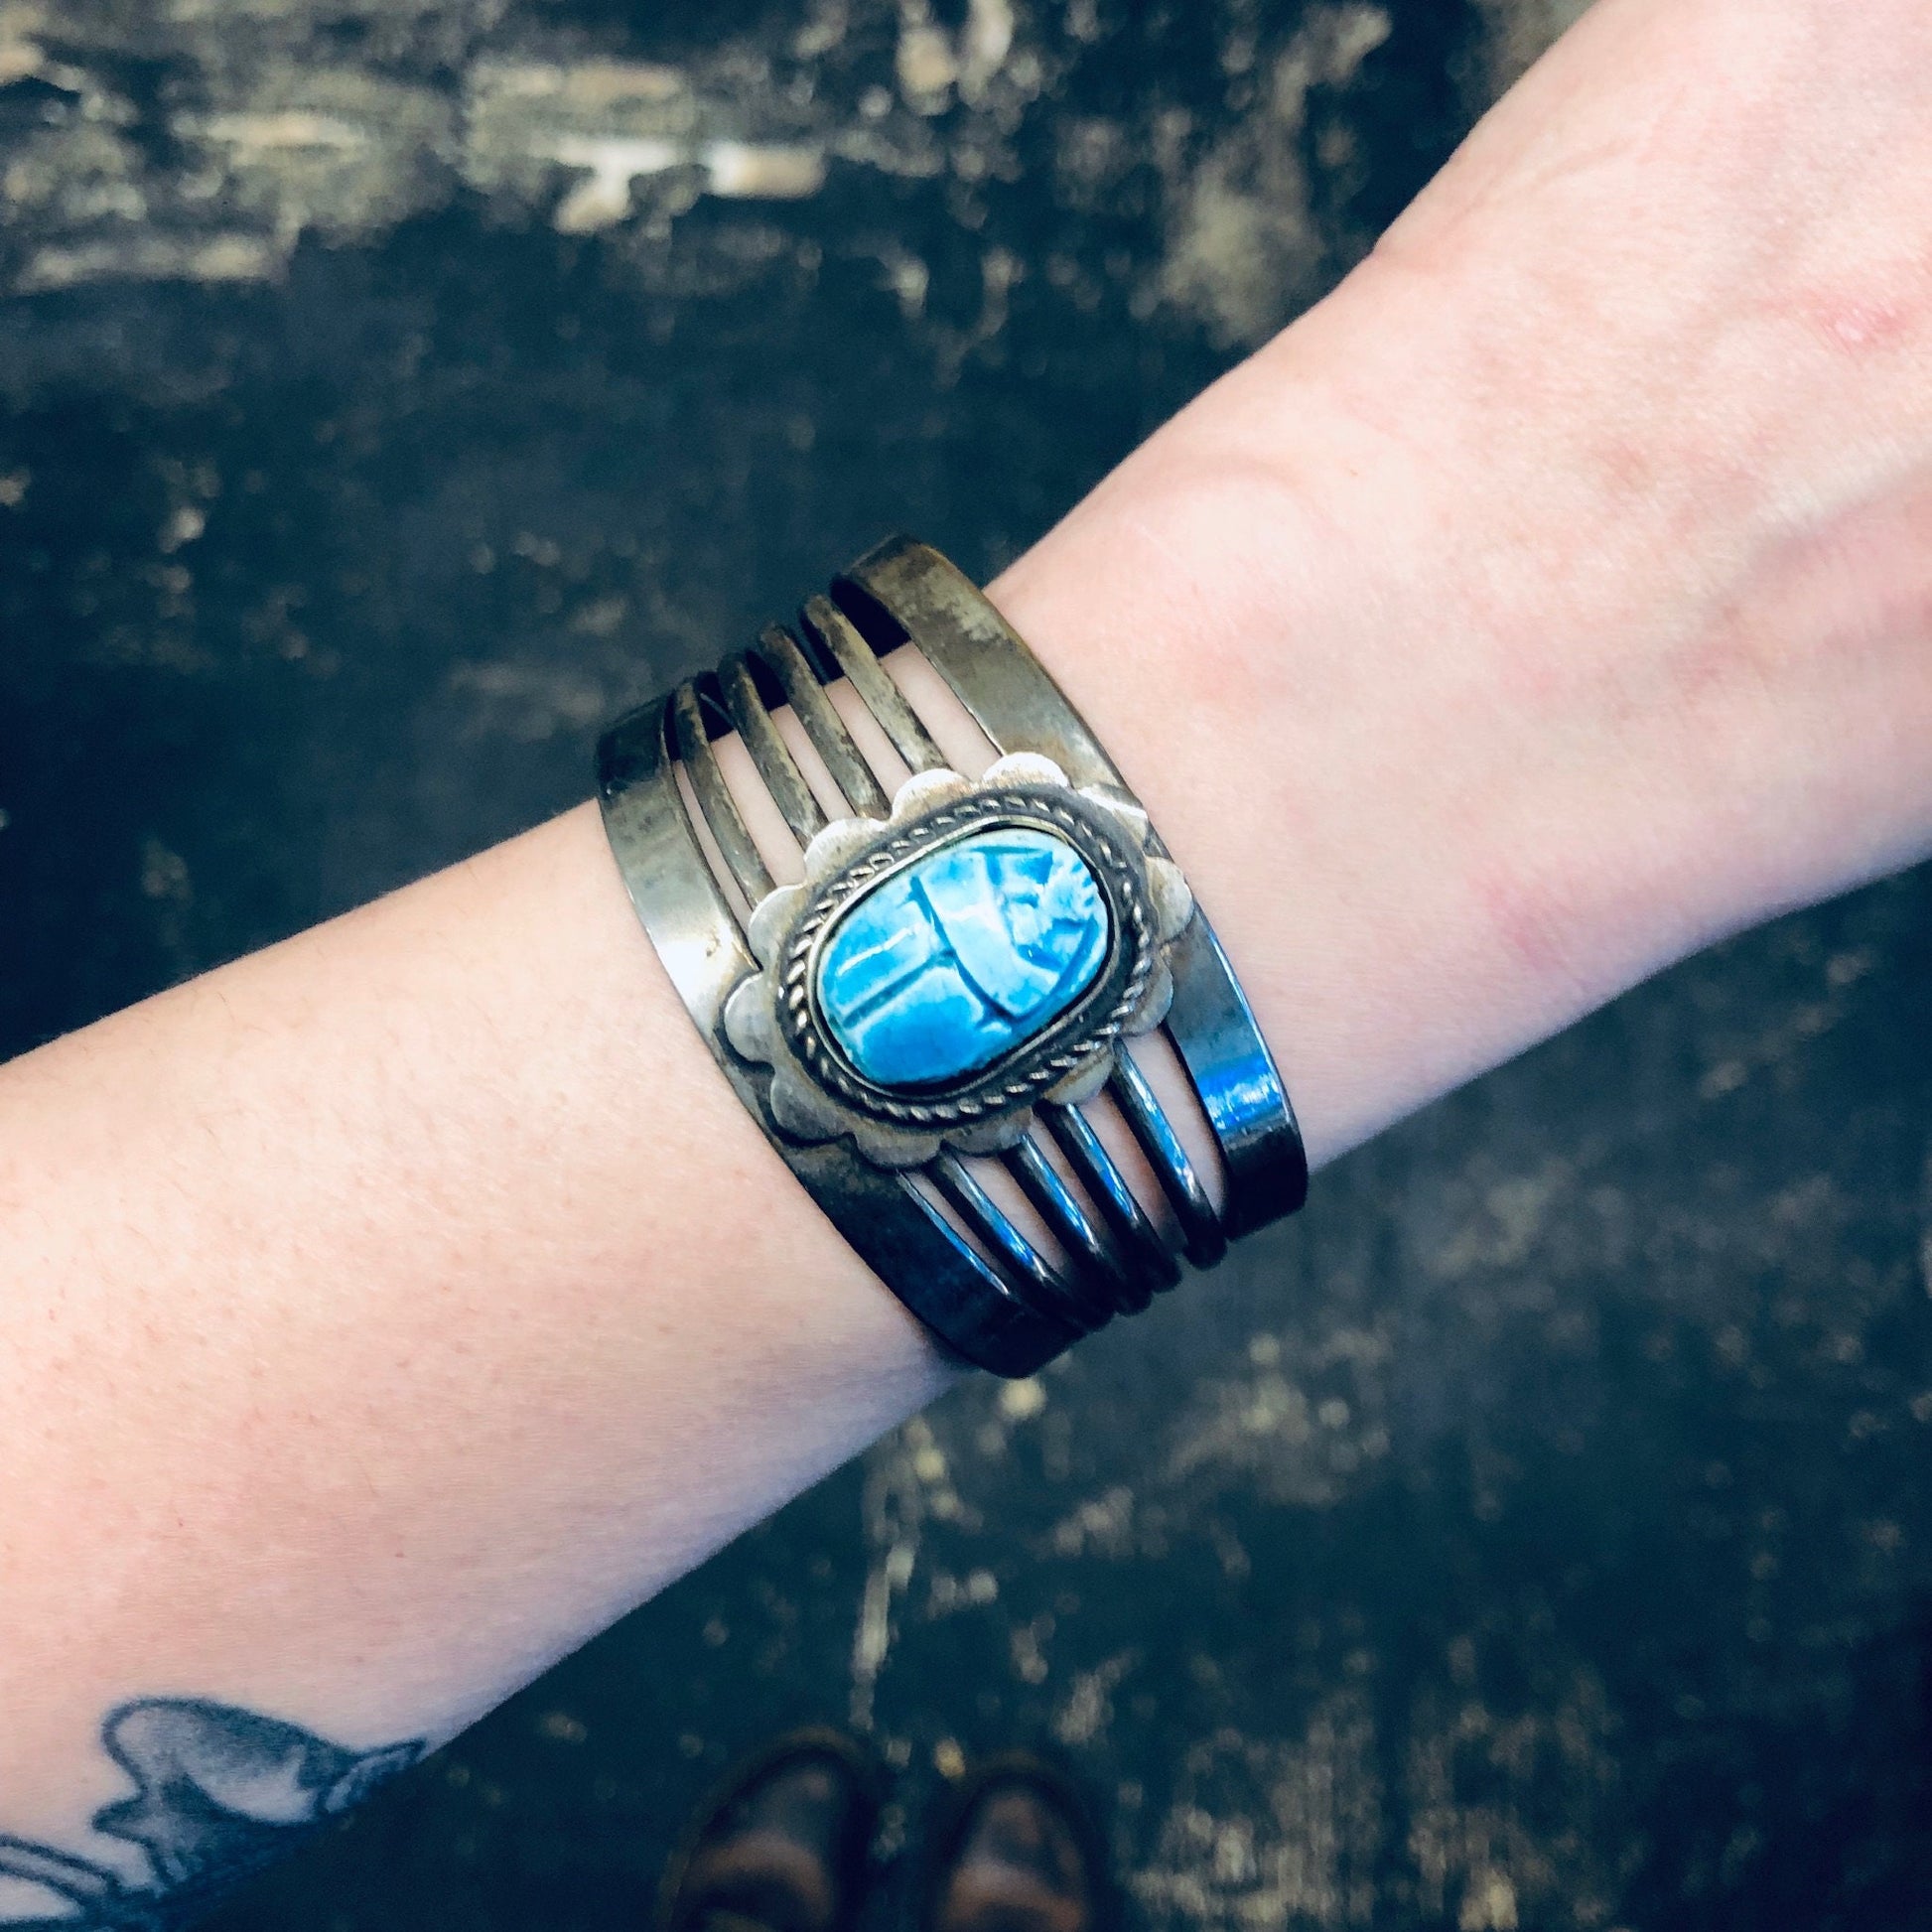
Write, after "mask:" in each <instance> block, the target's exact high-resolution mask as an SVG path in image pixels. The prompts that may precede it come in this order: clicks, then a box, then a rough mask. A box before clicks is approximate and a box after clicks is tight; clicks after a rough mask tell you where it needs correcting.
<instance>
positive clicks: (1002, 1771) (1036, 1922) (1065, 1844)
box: [918, 1751, 1115, 1932]
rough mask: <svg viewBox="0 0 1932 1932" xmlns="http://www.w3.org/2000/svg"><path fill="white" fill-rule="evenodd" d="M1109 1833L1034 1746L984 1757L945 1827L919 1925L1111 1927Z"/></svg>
mask: <svg viewBox="0 0 1932 1932" xmlns="http://www.w3.org/2000/svg"><path fill="white" fill-rule="evenodd" d="M1113 1907H1114V1900H1113V1890H1112V1887H1111V1885H1110V1884H1109V1883H1108V1878H1107V1861H1106V1856H1105V1853H1104V1851H1103V1850H1102V1847H1101V1842H1100V1835H1099V1833H1098V1832H1097V1831H1096V1830H1095V1829H1094V1825H1093V1821H1092V1819H1091V1817H1090V1816H1089V1814H1088V1812H1087V1809H1086V1807H1085V1805H1083V1804H1082V1803H1081V1802H1080V1798H1079V1795H1078V1793H1077V1792H1076V1791H1075V1790H1074V1788H1073V1785H1072V1784H1071V1782H1070V1781H1069V1780H1068V1779H1067V1778H1066V1777H1065V1776H1064V1775H1063V1774H1062V1773H1061V1772H1059V1771H1058V1770H1056V1769H1055V1768H1054V1767H1053V1766H1052V1765H1050V1764H1048V1763H1046V1762H1045V1761H1044V1760H1043V1759H1041V1758H1037V1757H1035V1756H1033V1755H1032V1754H1031V1753H1029V1752H1020V1751H1016V1752H1012V1753H1010V1754H1008V1755H1006V1756H1002V1757H996V1758H991V1759H989V1760H987V1761H986V1762H985V1763H983V1764H981V1765H980V1766H979V1767H978V1768H977V1769H976V1770H975V1771H973V1772H972V1773H971V1774H970V1775H969V1776H968V1778H967V1780H966V1782H965V1784H964V1785H963V1786H962V1787H961V1788H960V1789H959V1790H958V1791H957V1792H956V1793H955V1794H954V1795H953V1797H952V1799H951V1802H950V1804H949V1805H948V1807H947V1812H946V1815H945V1816H944V1817H943V1818H942V1819H941V1821H940V1822H939V1824H938V1826H937V1828H936V1829H935V1832H934V1835H933V1838H932V1842H931V1845H930V1847H929V1849H928V1852H927V1865H926V1876H925V1881H924V1883H923V1884H922V1886H921V1887H920V1897H919V1906H918V1932H1111V1928H1112V1926H1113V1923H1114V1918H1115V1913H1114V1909H1113Z"/></svg>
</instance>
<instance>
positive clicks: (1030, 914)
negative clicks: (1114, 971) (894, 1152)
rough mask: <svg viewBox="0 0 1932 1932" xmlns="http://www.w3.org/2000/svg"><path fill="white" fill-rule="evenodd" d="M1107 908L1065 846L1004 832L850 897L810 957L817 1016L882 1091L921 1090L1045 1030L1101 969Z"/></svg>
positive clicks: (1014, 830)
mask: <svg viewBox="0 0 1932 1932" xmlns="http://www.w3.org/2000/svg"><path fill="white" fill-rule="evenodd" d="M1110 936H1111V920H1110V918H1109V915H1108V911H1107V901H1106V899H1105V897H1103V896H1102V894H1101V891H1100V888H1099V886H1098V884H1097V883H1096V882H1095V880H1094V876H1093V874H1092V873H1091V872H1090V871H1089V870H1088V868H1087V863H1086V861H1085V860H1084V859H1082V858H1081V857H1080V855H1079V853H1077V852H1076V851H1075V850H1074V849H1073V847H1072V846H1070V845H1069V844H1068V843H1067V842H1066V841H1065V840H1064V839H1062V838H1059V837H1056V836H1055V835H1054V834H1053V833H1051V832H1042V831H1035V829H1033V828H1032V827H1030V826H1019V825H1007V826H999V827H995V828H991V829H989V830H987V831H984V832H977V833H974V834H973V835H971V836H970V837H967V838H962V839H957V840H954V841H953V842H952V843H950V844H948V845H942V846H938V847H936V848H935V849H933V850H932V851H930V852H927V853H926V854H925V855H924V856H923V857H921V858H919V859H916V860H914V861H913V862H912V864H910V865H908V866H905V867H903V868H902V869H901V870H899V871H898V872H896V873H893V874H891V875H889V876H888V877H887V879H886V880H885V881H884V882H883V883H882V884H881V885H879V886H876V887H874V888H873V890H872V891H871V892H869V893H866V894H864V895H863V896H862V897H859V898H857V899H855V900H854V901H853V902H852V904H851V905H850V906H848V907H847V908H846V910H845V911H844V912H843V913H841V914H840V915H839V917H838V919H837V920H836V921H835V922H834V924H833V926H832V928H831V930H830V932H829V933H828V934H827V936H826V939H825V942H824V945H823V947H822V949H821V951H820V953H819V964H818V986H817V994H818V1010H819V1012H820V1013H821V1014H822V1015H823V1017H824V1020H825V1024H826V1027H827V1029H828V1030H829V1031H830V1033H831V1035H832V1037H833V1038H834V1039H835V1040H837V1041H838V1044H839V1046H840V1048H841V1049H842V1050H843V1051H844V1053H845V1056H846V1058H847V1059H848V1060H849V1061H850V1062H851V1063H852V1065H853V1067H854V1068H856V1069H857V1071H858V1072H859V1073H860V1074H861V1075H863V1076H864V1077H865V1078H866V1079H868V1080H870V1081H872V1082H873V1084H874V1085H876V1086H881V1087H931V1086H936V1085H939V1084H941V1083H943V1082H945V1081H948V1080H955V1079H957V1078H959V1076H960V1075H961V1074H965V1073H972V1072H975V1071H977V1070H978V1069H979V1068H980V1067H983V1066H987V1065H989V1064H990V1063H991V1062H992V1061H994V1060H996V1059H998V1058H1000V1057H1001V1055H1002V1054H1004V1053H1008V1052H1011V1051H1012V1050H1013V1048H1014V1047H1016V1046H1019V1045H1022V1044H1024V1043H1025V1042H1026V1041H1027V1040H1029V1039H1031V1038H1033V1037H1034V1036H1035V1035H1036V1034H1038V1033H1040V1032H1041V1031H1042V1030H1043V1029H1044V1028H1046V1027H1048V1026H1050V1025H1051V1024H1052V1023H1053V1022H1054V1021H1055V1020H1057V1019H1058V1018H1059V1016H1060V1015H1061V1014H1063V1013H1064V1012H1065V1011H1066V1010H1067V1008H1068V1007H1070V1006H1071V1005H1072V1004H1073V1003H1074V1001H1076V1000H1077V999H1079V997H1080V996H1081V994H1083V993H1084V992H1085V991H1086V990H1087V988H1088V987H1090V986H1091V985H1092V984H1093V982H1094V979H1095V977H1096V976H1097V975H1098V973H1099V972H1100V969H1101V967H1102V965H1103V964H1104V963H1105V962H1106V958H1107V947H1108V942H1109V939H1110Z"/></svg>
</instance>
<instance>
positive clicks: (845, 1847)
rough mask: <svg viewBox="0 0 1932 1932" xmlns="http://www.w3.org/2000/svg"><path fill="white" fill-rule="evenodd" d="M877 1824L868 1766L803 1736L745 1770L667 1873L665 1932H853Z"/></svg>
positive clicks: (702, 1818)
mask: <svg viewBox="0 0 1932 1932" xmlns="http://www.w3.org/2000/svg"><path fill="white" fill-rule="evenodd" d="M878 1819H879V1790H878V1782H877V1777H876V1775H875V1773H874V1770H873V1767H872V1763H871V1761H870V1759H868V1758H867V1757H866V1756H865V1754H864V1753H863V1752H862V1751H861V1750H860V1749H859V1747H858V1745H856V1744H855V1743H853V1741H852V1740H851V1739H850V1738H849V1737H845V1736H843V1735H841V1734H840V1733H839V1732H838V1731H836V1730H819V1729H813V1730H796V1731H792V1732H790V1733H788V1734H787V1735H785V1736H783V1737H780V1738H779V1739H778V1740H777V1741H776V1742H775V1743H773V1744H769V1745H767V1746H766V1747H765V1748H764V1749H763V1750H761V1751H759V1753H758V1754H757V1755H756V1756H755V1757H752V1758H750V1759H748V1760H747V1761H745V1762H744V1763H742V1764H740V1765H739V1766H738V1768H737V1769H736V1770H735V1771H733V1772H732V1773H731V1774H730V1776H729V1777H727V1779H726V1781H725V1783H724V1784H723V1786H722V1787H721V1788H720V1789H719V1790H718V1791H717V1792H716V1793H715V1794H714V1795H713V1797H712V1798H711V1800H710V1802H709V1803H707V1804H706V1805H705V1806H704V1807H703V1808H702V1809H701V1810H700V1812H699V1813H698V1817H697V1820H696V1822H695V1824H694V1825H693V1826H692V1829H691V1831H690V1834H689V1835H688V1836H687V1838H686V1839H685V1842H684V1845H683V1847H682V1849H681V1850H680V1851H679V1852H678V1853H677V1855H676V1856H675V1857H674V1858H673V1859H672V1861H671V1863H670V1866H669V1868H668V1869H667V1870H666V1871H665V1873H664V1882H663V1885H662V1887H661V1888H660V1890H659V1892H658V1898H657V1932H847V1928H849V1927H850V1926H851V1925H852V1924H853V1922H854V1920H855V1919H856V1917H857V1915H858V1910H859V1904H860V1900H861V1898H862V1897H863V1895H864V1891H865V1884H866V1877H867V1859H868V1855H869V1853H870V1849H871V1846H872V1835H873V1831H874V1828H875V1826H876V1825H877V1823H878Z"/></svg>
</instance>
